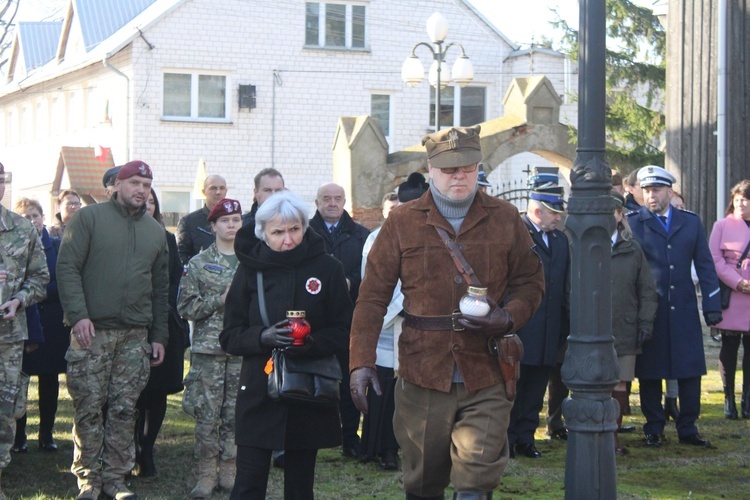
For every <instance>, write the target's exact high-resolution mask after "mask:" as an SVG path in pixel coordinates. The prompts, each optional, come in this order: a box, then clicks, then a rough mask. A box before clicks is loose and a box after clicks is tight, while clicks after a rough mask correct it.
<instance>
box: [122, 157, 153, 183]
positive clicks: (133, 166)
mask: <svg viewBox="0 0 750 500" xmlns="http://www.w3.org/2000/svg"><path fill="white" fill-rule="evenodd" d="M134 175H139V176H141V177H146V178H147V179H153V178H154V174H152V173H151V167H149V166H148V165H146V164H145V163H143V162H142V161H141V160H133V161H130V162H128V163H126V164H125V165H123V166H122V167H120V171H119V172H117V179H118V180H124V179H130V178H131V177H133V176H134Z"/></svg>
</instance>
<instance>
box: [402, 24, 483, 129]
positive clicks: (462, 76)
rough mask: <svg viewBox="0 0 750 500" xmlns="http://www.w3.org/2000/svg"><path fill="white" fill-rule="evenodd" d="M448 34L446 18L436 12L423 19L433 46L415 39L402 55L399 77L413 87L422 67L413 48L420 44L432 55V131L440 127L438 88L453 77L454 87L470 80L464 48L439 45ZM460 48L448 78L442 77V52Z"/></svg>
mask: <svg viewBox="0 0 750 500" xmlns="http://www.w3.org/2000/svg"><path fill="white" fill-rule="evenodd" d="M447 34H448V20H447V19H446V18H445V17H444V16H443V15H442V14H440V13H439V12H435V13H434V14H432V15H431V16H430V18H429V19H427V35H428V36H429V37H430V40H431V41H432V43H433V44H434V45H435V47H433V46H432V45H430V44H429V43H427V42H419V43H418V44H416V45H414V47H412V49H411V55H409V57H407V58H406V61H404V65H403V66H402V67H401V78H402V79H403V80H404V81H405V82H406V83H407V84H408V85H409V86H410V87H415V86H417V85H418V84H419V83H420V82H421V81H422V80H423V79H424V66H422V62H421V61H420V60H419V58H418V57H417V55H416V54H415V51H416V50H417V47H419V46H420V45H422V46H424V47H427V48H428V49H429V50H430V53H431V54H432V59H433V63H432V66H431V67H430V74H429V82H430V85H432V86H433V87H435V131H438V130H440V91H441V90H442V89H443V88H445V87H446V85H448V82H450V80H453V82H455V83H456V84H457V85H458V86H460V87H465V86H467V85H468V84H469V83H471V81H472V80H473V79H474V67H473V66H472V64H471V61H470V60H469V58H468V57H467V55H466V51H465V50H464V48H463V46H462V45H461V44H460V43H456V42H452V43H449V44H448V45H446V46H445V47H443V43H444V42H445V37H446V35H447ZM454 45H455V46H457V47H458V48H460V49H461V55H460V56H459V57H458V59H456V62H455V63H454V64H453V70H452V71H451V78H449V79H447V80H443V79H442V73H443V71H448V64H447V63H446V62H445V55H446V53H447V52H448V49H450V48H451V47H453V46H454Z"/></svg>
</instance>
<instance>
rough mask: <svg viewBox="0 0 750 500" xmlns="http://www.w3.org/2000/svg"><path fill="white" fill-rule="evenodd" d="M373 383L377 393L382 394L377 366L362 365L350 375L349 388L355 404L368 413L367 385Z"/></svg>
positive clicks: (364, 412)
mask: <svg viewBox="0 0 750 500" xmlns="http://www.w3.org/2000/svg"><path fill="white" fill-rule="evenodd" d="M368 385H372V388H373V390H374V391H375V394H377V395H378V396H382V395H383V392H382V391H381V390H380V381H379V380H378V373H377V372H376V371H375V368H370V367H367V366H361V367H359V368H356V369H355V370H354V371H353V372H352V373H351V375H350V376H349V390H350V391H351V393H352V401H354V406H356V407H357V409H358V410H359V411H361V412H362V413H363V414H366V413H367V410H368V408H367V386H368Z"/></svg>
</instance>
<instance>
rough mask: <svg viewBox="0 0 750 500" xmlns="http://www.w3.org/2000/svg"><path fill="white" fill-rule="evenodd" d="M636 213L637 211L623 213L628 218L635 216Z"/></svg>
mask: <svg viewBox="0 0 750 500" xmlns="http://www.w3.org/2000/svg"><path fill="white" fill-rule="evenodd" d="M637 213H638V210H631V211H630V212H626V213H625V217H630V216H631V215H635V214H637Z"/></svg>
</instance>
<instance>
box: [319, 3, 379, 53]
mask: <svg viewBox="0 0 750 500" xmlns="http://www.w3.org/2000/svg"><path fill="white" fill-rule="evenodd" d="M366 14H367V7H366V6H365V3H363V2H359V3H355V2H327V3H323V2H307V3H306V4H305V45H306V46H315V47H327V48H337V49H364V48H365V35H366V29H365V20H366Z"/></svg>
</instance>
